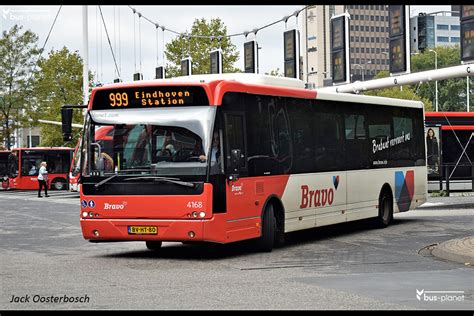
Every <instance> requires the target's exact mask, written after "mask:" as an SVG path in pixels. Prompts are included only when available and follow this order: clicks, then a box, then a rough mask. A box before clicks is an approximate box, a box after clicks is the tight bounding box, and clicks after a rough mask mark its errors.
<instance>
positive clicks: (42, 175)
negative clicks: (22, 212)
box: [38, 161, 49, 198]
mask: <svg viewBox="0 0 474 316" xmlns="http://www.w3.org/2000/svg"><path fill="white" fill-rule="evenodd" d="M38 182H39V188H38V197H39V198H42V197H43V196H42V195H41V187H44V196H46V197H48V196H49V195H48V170H46V161H43V162H41V167H40V169H39V173H38Z"/></svg>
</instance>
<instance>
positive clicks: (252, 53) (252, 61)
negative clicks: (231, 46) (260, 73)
mask: <svg viewBox="0 0 474 316" xmlns="http://www.w3.org/2000/svg"><path fill="white" fill-rule="evenodd" d="M256 50H257V42H256V41H249V42H245V43H244V70H245V72H247V73H256V72H257V71H256V70H257V67H256V56H257V52H256Z"/></svg>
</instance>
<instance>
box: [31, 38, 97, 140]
mask: <svg viewBox="0 0 474 316" xmlns="http://www.w3.org/2000/svg"><path fill="white" fill-rule="evenodd" d="M82 65H83V62H82V58H81V57H80V56H79V53H78V52H77V51H75V52H70V51H69V50H68V49H67V48H66V47H63V48H62V49H61V50H58V51H53V50H52V51H51V52H50V53H49V54H48V58H46V59H43V60H41V61H40V63H39V64H38V68H39V70H38V71H37V72H36V73H35V85H34V93H35V97H36V103H37V105H36V111H35V115H33V117H32V118H33V119H34V120H37V119H45V120H51V121H61V107H62V106H63V105H64V104H82V97H83V93H82ZM92 80H93V76H92V74H89V82H90V83H91V84H92ZM83 120H84V119H83V116H82V112H81V111H78V110H74V115H73V122H74V123H79V124H82V123H83ZM73 136H74V137H73V140H72V141H70V142H69V143H68V145H69V146H70V147H73V146H75V145H76V142H77V139H78V137H79V134H76V135H73ZM63 143H64V142H63V138H62V131H61V126H56V125H49V124H48V125H45V124H42V125H41V145H42V146H62V145H63Z"/></svg>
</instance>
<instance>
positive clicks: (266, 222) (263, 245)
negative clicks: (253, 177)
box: [256, 203, 276, 252]
mask: <svg viewBox="0 0 474 316" xmlns="http://www.w3.org/2000/svg"><path fill="white" fill-rule="evenodd" d="M274 213H275V212H274V210H273V205H272V204H271V203H270V204H268V205H267V206H266V207H265V211H264V213H263V218H262V236H261V237H260V238H258V239H257V240H256V248H257V250H258V251H263V252H270V251H272V249H273V244H274V242H275V231H276V219H275V214H274Z"/></svg>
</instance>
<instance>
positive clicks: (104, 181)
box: [94, 174, 118, 189]
mask: <svg viewBox="0 0 474 316" xmlns="http://www.w3.org/2000/svg"><path fill="white" fill-rule="evenodd" d="M116 176H118V174H114V175H112V176H110V177H108V178H105V179H104V180H102V181H100V182H98V183H96V184H95V185H94V187H95V188H96V189H98V188H99V187H100V186H101V185H102V184H104V183H107V182H109V181H110V180H112V179H113V178H115V177H116Z"/></svg>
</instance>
